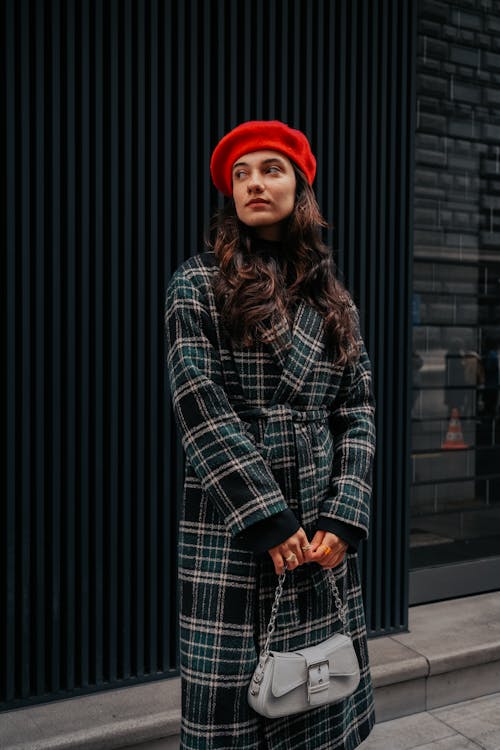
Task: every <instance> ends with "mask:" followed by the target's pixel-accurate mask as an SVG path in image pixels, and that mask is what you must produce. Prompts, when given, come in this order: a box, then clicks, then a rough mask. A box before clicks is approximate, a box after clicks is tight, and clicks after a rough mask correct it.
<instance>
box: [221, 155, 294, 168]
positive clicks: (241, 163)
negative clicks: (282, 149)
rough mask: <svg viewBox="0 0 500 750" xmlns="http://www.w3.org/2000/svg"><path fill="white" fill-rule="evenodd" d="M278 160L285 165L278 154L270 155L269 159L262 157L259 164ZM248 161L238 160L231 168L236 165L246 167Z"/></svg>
mask: <svg viewBox="0 0 500 750" xmlns="http://www.w3.org/2000/svg"><path fill="white" fill-rule="evenodd" d="M273 161H274V162H278V163H279V164H281V165H282V166H283V167H284V166H285V162H284V161H283V160H282V159H280V157H279V156H272V157H271V158H270V159H264V161H262V162H261V164H269V163H270V162H273ZM248 166H249V165H248V162H246V161H238V162H236V164H233V169H236V167H248Z"/></svg>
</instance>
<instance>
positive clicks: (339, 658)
mask: <svg viewBox="0 0 500 750" xmlns="http://www.w3.org/2000/svg"><path fill="white" fill-rule="evenodd" d="M270 655H271V656H272V657H273V679H272V685H271V691H272V694H273V695H274V696H275V698H280V697H281V696H283V695H286V694H287V693H289V692H290V691H291V690H295V688H297V687H299V685H303V684H304V683H306V682H307V678H308V669H307V665H308V664H312V663H317V662H321V661H328V666H329V673H330V676H331V677H348V676H351V675H355V674H357V673H358V672H359V665H358V659H357V657H356V652H355V651H354V647H353V645H352V641H351V639H350V638H348V637H347V636H345V635H341V634H336V635H334V636H332V637H331V638H329V639H328V640H326V641H323V642H322V643H320V644H318V645H317V646H311V647H310V648H304V649H301V650H300V651H287V652H284V653H282V652H279V651H271V652H270Z"/></svg>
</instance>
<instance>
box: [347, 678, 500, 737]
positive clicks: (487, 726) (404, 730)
mask: <svg viewBox="0 0 500 750" xmlns="http://www.w3.org/2000/svg"><path fill="white" fill-rule="evenodd" d="M359 750H500V692H499V693H495V694H494V695H487V696H484V697H482V698H476V699H474V700H470V701H463V702H461V703H455V704H453V705H451V706H446V707H443V708H437V709H433V710H432V711H423V712H421V713H418V714H413V715H411V716H404V717H402V718H400V719H393V720H392V721H385V722H382V723H380V724H376V725H375V727H374V729H373V731H372V733H371V734H370V736H369V737H368V738H367V739H366V740H365V741H364V742H363V743H362V744H361V745H360V746H359Z"/></svg>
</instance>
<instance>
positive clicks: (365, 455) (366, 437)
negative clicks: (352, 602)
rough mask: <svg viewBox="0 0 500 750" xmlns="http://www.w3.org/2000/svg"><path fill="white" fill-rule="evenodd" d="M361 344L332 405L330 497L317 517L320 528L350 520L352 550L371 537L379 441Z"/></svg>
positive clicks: (331, 528) (346, 370) (368, 369)
mask: <svg viewBox="0 0 500 750" xmlns="http://www.w3.org/2000/svg"><path fill="white" fill-rule="evenodd" d="M360 344H361V350H360V356H359V358H358V361H357V362H356V363H354V364H349V365H347V366H346V368H345V370H344V374H343V376H342V380H341V383H340V386H339V390H338V393H337V396H336V398H335V400H334V402H333V404H332V406H331V408H330V417H329V421H330V429H331V430H332V435H333V441H334V454H333V466H332V474H331V480H330V485H331V495H330V496H329V497H327V498H326V499H325V500H324V501H323V503H322V505H321V507H320V509H319V516H320V518H319V520H318V527H319V528H323V529H325V530H332V531H334V529H335V521H340V522H342V523H343V524H348V525H349V527H350V530H351V531H352V532H354V537H357V540H356V538H353V539H352V540H350V541H351V547H352V548H355V547H356V546H357V544H356V541H360V540H361V539H363V538H366V537H367V536H368V529H369V522H370V501H371V493H372V477H373V459H374V454H375V444H376V440H375V419H374V415H375V399H374V395H373V391H372V375H371V365H370V361H369V358H368V354H367V351H366V348H365V345H364V342H363V341H362V340H361V341H360ZM329 519H330V520H331V521H332V524H330V525H329V523H328V520H329ZM334 533H336V532H335V531H334ZM339 536H341V534H339Z"/></svg>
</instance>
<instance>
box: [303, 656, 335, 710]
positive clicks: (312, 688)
mask: <svg viewBox="0 0 500 750" xmlns="http://www.w3.org/2000/svg"><path fill="white" fill-rule="evenodd" d="M329 688H330V662H329V661H328V659H324V660H323V661H317V662H313V663H312V664H308V665H307V700H308V702H309V704H310V705H312V706H315V705H320V704H322V703H324V702H325V699H326V698H327V697H328V690H329Z"/></svg>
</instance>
